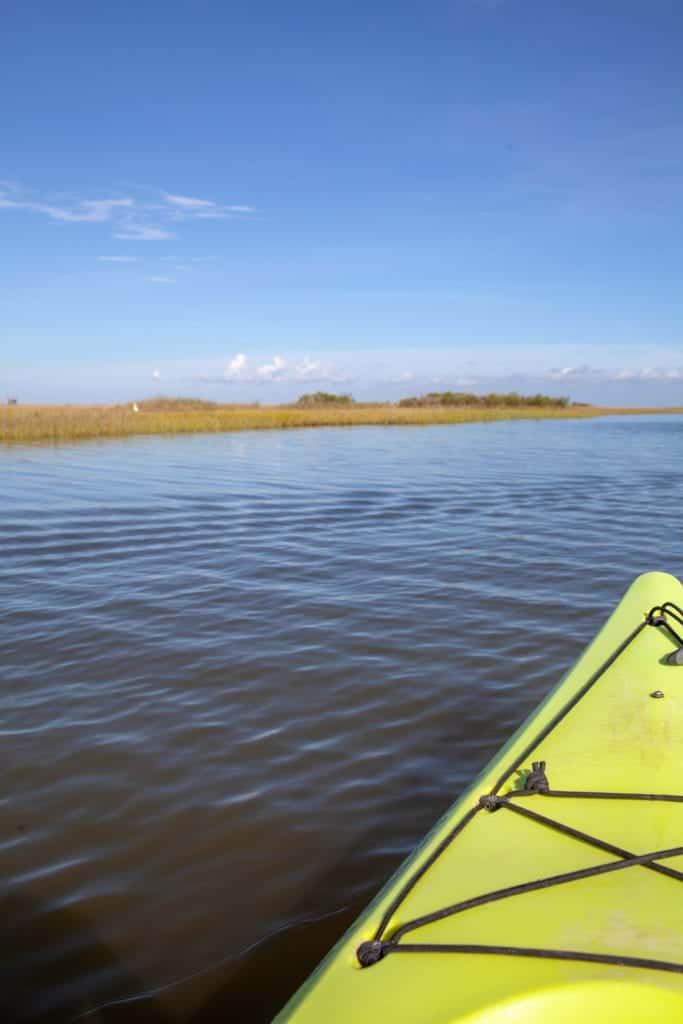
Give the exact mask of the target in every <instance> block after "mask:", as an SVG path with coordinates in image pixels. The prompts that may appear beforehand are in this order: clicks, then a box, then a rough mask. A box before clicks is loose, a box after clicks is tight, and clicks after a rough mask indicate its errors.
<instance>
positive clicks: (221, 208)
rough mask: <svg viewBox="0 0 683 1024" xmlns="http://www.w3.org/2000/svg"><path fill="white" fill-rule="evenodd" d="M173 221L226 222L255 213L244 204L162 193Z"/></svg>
mask: <svg viewBox="0 0 683 1024" xmlns="http://www.w3.org/2000/svg"><path fill="white" fill-rule="evenodd" d="M164 199H165V201H166V203H167V204H168V207H169V213H170V215H171V217H172V219H173V220H188V219H194V220H227V219H229V218H231V217H235V216H240V215H244V214H248V213H255V207H253V206H249V205H247V204H246V203H227V204H226V203H218V202H216V201H215V200H214V199H200V198H198V197H197V196H183V195H178V194H177V193H173V192H166V193H164Z"/></svg>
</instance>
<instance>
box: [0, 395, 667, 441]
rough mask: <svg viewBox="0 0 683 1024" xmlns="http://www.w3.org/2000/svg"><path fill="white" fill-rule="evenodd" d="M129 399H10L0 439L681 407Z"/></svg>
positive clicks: (1, 415)
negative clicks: (223, 402)
mask: <svg viewBox="0 0 683 1024" xmlns="http://www.w3.org/2000/svg"><path fill="white" fill-rule="evenodd" d="M138 405H139V411H138V412H135V411H134V408H133V405H132V404H128V405H14V406H3V407H0V443H17V444H28V443H32V442H48V443H50V442H52V443H58V442H70V441H81V440H92V439H97V438H106V437H133V436H138V435H147V434H200V433H201V434H204V433H205V434H218V433H227V432H231V431H238V430H289V429H294V428H301V427H354V426H386V427H389V426H427V425H430V424H450V423H452V424H456V423H478V422H490V421H497V420H518V419H524V420H532V419H533V420H537V419H553V420H555V419H586V418H589V417H594V416H617V415H633V414H644V413H661V414H665V413H681V412H683V408H669V409H647V408H633V409H629V408H619V409H613V408H603V407H598V406H585V405H576V406H571V405H570V406H567V407H566V408H534V407H529V406H520V407H519V408H515V407H501V408H497V407H491V408H482V407H480V406H478V407H469V406H463V407H460V406H458V407H448V406H430V407H422V408H405V407H399V406H397V405H392V404H361V403H354V404H352V405H348V406H318V407H308V408H297V407H295V406H291V405H264V406H258V405H221V404H219V403H213V402H202V401H199V400H194V399H152V400H150V401H146V402H139V403H138Z"/></svg>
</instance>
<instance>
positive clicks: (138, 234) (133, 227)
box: [114, 224, 175, 242]
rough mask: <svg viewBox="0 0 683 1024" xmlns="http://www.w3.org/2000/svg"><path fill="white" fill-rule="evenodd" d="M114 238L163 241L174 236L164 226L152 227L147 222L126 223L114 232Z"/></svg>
mask: <svg viewBox="0 0 683 1024" xmlns="http://www.w3.org/2000/svg"><path fill="white" fill-rule="evenodd" d="M114 238H121V239H123V240H124V241H127V242H164V241H167V240H168V239H169V238H175V234H174V233H173V232H172V231H167V230H166V228H157V227H152V226H150V225H148V224H126V225H125V226H124V227H123V228H122V229H121V230H119V231H115V232H114Z"/></svg>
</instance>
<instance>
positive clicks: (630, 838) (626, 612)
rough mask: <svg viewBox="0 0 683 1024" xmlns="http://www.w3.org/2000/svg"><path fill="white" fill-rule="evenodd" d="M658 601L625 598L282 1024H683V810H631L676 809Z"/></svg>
mask: <svg viewBox="0 0 683 1024" xmlns="http://www.w3.org/2000/svg"><path fill="white" fill-rule="evenodd" d="M666 602H673V603H674V604H675V605H677V606H679V607H681V606H683V586H682V585H681V583H680V582H679V581H678V580H676V579H675V578H674V577H672V576H669V575H667V574H664V573H648V574H646V575H644V576H641V577H639V578H638V579H637V580H636V581H635V582H634V583H633V584H632V586H631V587H630V588H629V590H628V591H627V593H626V595H625V596H624V598H623V600H622V601H621V602H620V604H619V605H618V606H617V608H616V609H615V611H614V612H613V614H612V615H611V616H610V618H609V619H608V621H607V622H606V623H605V625H604V626H603V627H602V629H601V630H600V632H599V633H598V635H597V636H596V638H595V640H594V641H593V642H592V643H591V644H590V646H589V647H588V648H587V649H586V651H585V652H584V653H583V655H582V656H581V657H580V658H579V660H578V661H577V663H576V664H575V665H574V667H573V668H572V669H571V670H570V671H569V672H568V673H567V674H566V676H565V677H564V678H563V679H562V680H561V681H560V683H559V684H558V685H557V686H556V688H555V689H554V690H553V691H552V692H551V693H550V694H549V696H548V697H547V698H546V699H545V700H544V701H543V703H542V704H541V705H540V706H539V707H538V708H537V709H536V710H535V711H534V712H533V714H532V715H531V716H530V717H529V718H528V719H527V721H526V722H525V723H523V725H522V726H521V727H520V728H519V729H518V730H517V732H516V733H515V734H514V735H513V736H512V738H511V739H510V740H509V741H508V743H507V744H506V745H505V746H504V747H503V749H502V750H501V751H500V752H499V754H498V755H497V756H496V757H495V758H494V759H493V761H491V763H490V764H489V765H488V766H487V767H486V768H485V769H484V770H483V771H482V772H481V773H480V774H479V776H478V777H477V778H476V779H475V781H474V782H473V784H472V786H471V787H470V788H469V789H468V790H467V792H466V793H464V794H463V795H462V797H461V798H460V799H459V800H458V801H457V802H456V803H455V804H454V805H453V807H452V808H451V809H450V810H449V811H448V812H447V813H446V815H445V816H444V817H443V818H442V819H441V820H440V821H439V822H438V823H437V825H436V826H435V827H434V829H433V830H432V831H431V832H430V834H429V835H428V836H427V837H426V839H425V840H424V842H423V843H422V844H421V845H420V847H419V848H418V849H417V850H416V851H415V852H414V854H413V855H412V856H411V857H410V858H409V859H408V861H407V862H406V863H405V864H404V865H403V866H402V867H401V868H400V870H399V871H398V872H397V873H396V875H394V877H393V878H392V879H390V881H389V882H388V883H387V885H385V887H384V888H383V889H382V891H381V892H380V893H379V894H378V896H377V897H376V898H375V900H373V902H372V903H371V904H370V906H369V907H368V908H367V910H366V911H365V912H364V913H363V914H362V915H361V917H360V918H359V919H358V921H356V922H355V924H354V925H353V926H352V927H351V928H350V929H349V931H348V932H347V933H346V935H345V936H344V937H343V938H342V939H341V940H340V941H339V943H337V945H336V946H335V947H334V949H333V950H332V951H331V952H330V953H329V954H328V956H327V957H326V958H325V960H324V961H323V962H322V963H321V965H320V966H319V968H318V969H317V971H316V972H315V973H314V974H313V975H312V976H311V978H310V979H309V980H308V981H307V982H306V983H305V984H304V986H302V988H301V989H300V990H299V992H298V993H296V994H295V996H294V997H293V998H292V999H291V1000H290V1002H289V1003H288V1004H287V1006H286V1007H285V1008H284V1010H283V1011H282V1012H281V1013H280V1015H279V1016H278V1017H277V1018H276V1021H277V1022H278V1024H284V1022H291V1024H313V1022H316V1024H319V1022H321V1021H326V1022H331V1024H347V1022H351V1021H354V1022H362V1021H365V1020H367V1021H373V1022H374V1021H377V1020H382V1019H386V1020H390V1021H391V1022H392V1024H403V1022H405V1024H409V1022H410V1024H416V1022H420V1024H455V1022H463V1021H471V1022H472V1024H474V1022H475V1021H477V1022H478V1021H481V1022H483V1021H491V1022H495V1024H497V1022H498V1021H500V1022H501V1024H502V1021H505V1022H509V1021H516V1020H519V1021H528V1022H533V1021H535V1020H538V1021H541V1020H543V1021H547V1020H550V1019H552V1020H553V1021H555V1020H559V1021H562V1020H564V1019H566V1020H569V1019H570V1017H571V1019H573V1020H575V1019H576V1016H577V1014H578V1013H580V1012H583V1013H585V1012H587V1011H590V1013H591V1016H593V1017H595V1019H603V1020H609V1019H615V1020H616V1019H619V1020H627V1021H629V1020H643V1019H657V1020H658V1021H664V1022H667V1021H672V1022H673V1021H674V1020H676V1021H678V1020H681V1019H683V929H681V927H680V921H681V912H682V911H683V886H682V885H681V882H682V881H683V802H682V801H683V797H682V801H677V800H676V799H672V800H668V801H667V800H651V799H648V800H642V799H636V797H637V796H638V795H642V794H645V795H649V796H666V795H669V796H672V797H674V798H675V797H676V796H677V794H679V793H681V794H683V742H682V740H683V668H681V667H679V666H675V665H672V664H669V662H668V659H669V658H670V655H671V654H672V652H673V651H674V650H675V649H676V642H675V639H674V634H672V630H671V629H669V628H668V625H667V623H669V624H673V625H674V626H675V625H676V620H675V618H671V619H668V620H667V614H668V613H667V612H664V613H661V612H657V613H655V614H651V615H650V618H649V619H648V614H649V613H651V612H652V609H654V608H658V607H660V606H662V605H664V604H665V603H666ZM657 617H659V618H660V619H663V620H664V621H663V622H657V621H656V620H657ZM658 693H661V694H662V695H663V696H662V697H659V696H653V694H658ZM541 765H543V767H541ZM535 787H536V788H535ZM546 789H548V790H549V792H545V790H546ZM566 794H575V795H566ZM586 794H592V795H591V796H586ZM600 794H603V795H602V796H600ZM604 794H612V796H610V797H606V796H605V795H604ZM615 794H616V797H618V796H621V797H624V798H623V799H618V798H616V797H615ZM629 794H630V796H629ZM555 797H559V798H555ZM482 798H483V799H482ZM511 805H513V806H511ZM548 822H550V824H549V823H548ZM558 826H559V827H558ZM582 836H583V837H584V838H581V837H582ZM586 836H587V837H588V838H589V839H592V840H595V841H596V842H597V844H598V845H596V842H590V841H587V840H586V838H585V837H586ZM600 844H602V845H600ZM679 848H680V852H676V851H678V850H679ZM615 851H619V852H615ZM661 851H667V854H666V856H665V855H664V854H661ZM671 851H674V852H673V853H671ZM653 852H660V854H661V855H660V857H658V858H656V859H652V860H650V861H648V862H646V863H635V864H630V863H628V861H629V859H631V860H633V859H634V858H636V857H639V858H641V859H642V858H643V857H645V856H647V855H649V854H651V853H653ZM662 867H663V868H664V870H661V869H662ZM596 869H599V871H600V873H599V874H593V873H592V872H594V871H595V870H596ZM679 873H680V874H681V878H677V877H676V875H677V874H679ZM565 876H569V877H566V878H565ZM558 878H560V879H561V880H560V881H553V880H554V879H558ZM529 886H531V888H529ZM492 894H493V895H492ZM496 894H498V895H496ZM501 894H502V895H501ZM416 922H417V924H416ZM369 943H373V944H374V945H373V946H368V945H367V944H369ZM364 944H365V945H364ZM359 948H360V949H361V954H362V952H363V950H366V951H368V957H367V960H368V962H369V963H370V965H369V966H364V967H363V966H361V963H360V962H359V954H358V951H359ZM536 954H539V955H536ZM558 954H561V955H558ZM361 959H364V958H363V956H362V955H361ZM373 961H374V962H373ZM667 964H668V965H669V966H668V967H666V966H663V965H667ZM676 965H680V967H681V969H680V971H679V970H678V969H677V967H676ZM581 1000H583V1002H581ZM579 1007H582V1009H579ZM610 1013H613V1016H612V1017H611V1016H610Z"/></svg>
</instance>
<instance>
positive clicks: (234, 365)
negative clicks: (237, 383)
mask: <svg viewBox="0 0 683 1024" xmlns="http://www.w3.org/2000/svg"><path fill="white" fill-rule="evenodd" d="M247 363H248V359H247V357H246V356H245V354H244V352H238V353H237V355H235V356H233V357H232V359H231V360H230V361H229V363H228V365H227V366H226V367H225V373H224V376H225V379H226V380H234V379H235V377H239V376H241V374H242V373H243V372H244V370H246V368H247Z"/></svg>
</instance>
